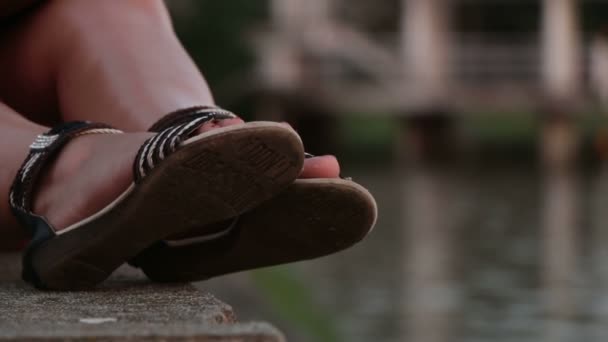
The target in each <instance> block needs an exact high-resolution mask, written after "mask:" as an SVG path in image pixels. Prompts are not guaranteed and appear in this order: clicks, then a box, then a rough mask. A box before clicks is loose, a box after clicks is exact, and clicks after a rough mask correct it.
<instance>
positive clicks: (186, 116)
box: [148, 106, 237, 132]
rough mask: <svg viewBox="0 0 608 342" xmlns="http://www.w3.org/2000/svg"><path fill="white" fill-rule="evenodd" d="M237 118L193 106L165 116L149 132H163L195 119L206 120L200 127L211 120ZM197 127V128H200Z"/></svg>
mask: <svg viewBox="0 0 608 342" xmlns="http://www.w3.org/2000/svg"><path fill="white" fill-rule="evenodd" d="M236 117H237V116H236V115H235V114H234V113H232V112H230V111H227V110H225V109H222V108H219V107H213V106H193V107H188V108H183V109H178V110H176V111H174V112H171V113H169V114H167V115H165V116H163V117H162V118H161V119H160V120H158V121H157V122H156V123H155V124H154V125H152V126H151V127H150V128H149V129H148V132H161V131H163V130H166V129H168V128H171V127H175V126H178V125H182V124H185V123H188V122H191V121H193V120H195V119H204V120H203V121H201V122H200V124H199V126H198V127H200V126H202V125H203V124H204V123H206V122H208V121H211V120H225V119H234V118H236ZM198 127H197V128H198Z"/></svg>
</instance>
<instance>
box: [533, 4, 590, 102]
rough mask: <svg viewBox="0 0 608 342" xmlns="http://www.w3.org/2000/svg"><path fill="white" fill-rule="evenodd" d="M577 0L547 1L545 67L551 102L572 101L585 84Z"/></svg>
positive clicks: (544, 33)
mask: <svg viewBox="0 0 608 342" xmlns="http://www.w3.org/2000/svg"><path fill="white" fill-rule="evenodd" d="M578 16H579V13H578V8H577V1H576V0H544V6H543V24H542V46H543V51H542V68H543V80H544V86H545V89H546V92H547V95H548V96H549V100H550V101H571V100H573V98H574V96H576V94H577V93H578V91H579V90H580V86H581V62H582V58H581V37H580V36H581V35H580V28H579V18H578Z"/></svg>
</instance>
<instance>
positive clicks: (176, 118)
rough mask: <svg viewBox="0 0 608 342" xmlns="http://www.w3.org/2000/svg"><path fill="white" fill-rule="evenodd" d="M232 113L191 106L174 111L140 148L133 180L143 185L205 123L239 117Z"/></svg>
mask: <svg viewBox="0 0 608 342" xmlns="http://www.w3.org/2000/svg"><path fill="white" fill-rule="evenodd" d="M236 117H237V116H236V115H234V114H233V113H231V112H229V111H227V110H223V109H220V108H217V107H205V106H197V107H189V108H185V109H180V110H177V111H175V112H171V113H169V114H167V115H165V116H164V117H163V118H162V119H160V120H159V121H158V122H156V123H155V124H154V125H152V127H151V128H150V129H149V131H150V132H156V133H157V134H156V135H154V136H153V137H151V138H149V139H148V140H146V142H145V143H144V144H143V145H142V146H141V148H140V149H139V151H138V153H137V157H136V158H135V163H134V164H133V178H134V179H135V182H136V183H138V182H141V180H143V179H144V178H145V177H146V176H147V175H148V174H150V172H151V171H152V169H154V168H155V167H156V166H157V165H158V164H159V163H160V162H161V161H162V160H164V159H165V158H166V157H167V156H169V155H170V154H171V153H173V152H175V150H177V149H178V148H179V147H180V144H181V143H182V142H184V141H185V140H187V139H188V138H190V137H191V136H192V133H194V132H195V131H196V130H197V129H199V128H200V127H201V126H202V125H204V124H205V123H206V122H209V121H212V120H225V119H232V118H236Z"/></svg>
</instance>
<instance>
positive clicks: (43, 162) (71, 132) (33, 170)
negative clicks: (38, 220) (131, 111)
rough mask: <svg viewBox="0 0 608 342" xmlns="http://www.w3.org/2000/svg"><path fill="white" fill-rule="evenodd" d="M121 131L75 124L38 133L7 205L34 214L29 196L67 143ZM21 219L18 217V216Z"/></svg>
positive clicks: (12, 187) (84, 122)
mask: <svg viewBox="0 0 608 342" xmlns="http://www.w3.org/2000/svg"><path fill="white" fill-rule="evenodd" d="M116 133H122V131H119V130H116V129H114V128H112V127H111V126H108V125H105V124H100V123H94V122H89V121H74V122H68V123H64V124H60V125H58V126H55V127H54V128H52V129H51V130H50V131H48V132H46V133H43V134H40V135H38V136H37V137H36V139H35V140H34V142H33V143H32V144H31V145H30V150H29V154H28V156H27V157H26V158H25V161H24V162H23V164H22V166H21V168H20V169H19V171H18V172H17V176H16V177H15V181H14V182H13V185H12V186H11V190H10V194H9V204H10V206H11V208H12V210H13V212H14V213H15V214H16V215H18V214H26V215H34V214H33V213H32V196H33V195H34V190H35V188H36V185H37V182H38V180H39V178H40V174H41V172H42V171H43V170H44V168H45V167H46V166H47V165H48V164H49V163H50V162H51V161H52V160H53V157H55V156H56V155H57V154H58V152H59V151H60V150H61V148H63V147H64V146H65V145H66V144H67V143H68V142H69V141H70V140H72V139H74V138H76V137H79V136H82V135H87V134H116ZM18 216H21V215H18Z"/></svg>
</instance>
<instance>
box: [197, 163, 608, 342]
mask: <svg viewBox="0 0 608 342" xmlns="http://www.w3.org/2000/svg"><path fill="white" fill-rule="evenodd" d="M352 174H353V175H354V176H355V178H356V180H358V181H359V182H360V183H362V184H365V185H366V186H367V187H368V188H369V189H370V190H371V191H372V193H374V195H375V196H376V197H377V200H378V204H379V208H380V219H379V221H378V225H377V227H376V230H375V231H374V232H373V234H372V235H371V236H369V238H368V239H367V240H366V241H365V242H364V243H362V244H361V245H359V246H356V247H355V248H353V249H351V250H349V251H347V252H344V253H340V254H337V255H334V256H331V257H327V258H324V259H320V260H317V261H313V262H306V263H299V264H295V265H290V266H288V267H281V268H273V269H267V270H263V271H257V272H249V273H241V274H238V275H234V276H229V277H224V278H220V279H216V280H211V281H209V282H205V283H202V284H201V285H200V286H202V287H203V288H206V289H210V290H211V291H213V292H215V293H217V294H218V295H219V296H220V297H221V298H222V299H224V300H226V301H227V302H229V303H231V304H232V305H233V306H234V308H235V310H236V312H237V313H238V314H240V316H241V319H242V320H250V319H261V320H269V321H271V322H273V323H274V324H275V325H277V326H278V327H279V328H281V330H283V331H284V332H286V334H287V336H288V337H289V340H290V341H415V342H427V341H428V342H435V341H436V342H441V341H505V342H506V341H552V342H553V341H605V340H606V339H608V325H607V324H606V323H608V263H606V262H605V261H606V260H608V258H607V257H608V210H606V209H607V207H608V168H603V167H596V168H594V169H592V170H588V171H584V172H583V171H567V170H562V171H558V170H546V169H545V170H538V169H537V168H534V167H532V166H512V165H509V166H504V165H503V166H500V167H488V166H483V167H482V166H476V167H469V168H467V169H460V170H453V169H449V168H444V167H427V168H422V167H409V168H407V171H399V170H397V169H395V168H391V167H383V168H382V170H378V169H375V170H374V169H358V170H356V172H354V173H352Z"/></svg>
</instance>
